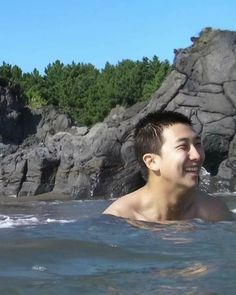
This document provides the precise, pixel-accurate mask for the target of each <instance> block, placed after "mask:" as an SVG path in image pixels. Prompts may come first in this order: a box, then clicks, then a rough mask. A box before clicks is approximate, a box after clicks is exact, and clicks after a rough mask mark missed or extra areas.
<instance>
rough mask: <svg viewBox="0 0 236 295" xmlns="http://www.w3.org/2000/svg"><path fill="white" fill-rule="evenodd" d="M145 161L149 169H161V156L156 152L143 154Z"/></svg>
mask: <svg viewBox="0 0 236 295" xmlns="http://www.w3.org/2000/svg"><path fill="white" fill-rule="evenodd" d="M143 162H144V164H145V165H146V166H147V168H148V169H150V170H153V171H158V170H159V169H160V157H159V156H158V155H155V154H145V155H143Z"/></svg>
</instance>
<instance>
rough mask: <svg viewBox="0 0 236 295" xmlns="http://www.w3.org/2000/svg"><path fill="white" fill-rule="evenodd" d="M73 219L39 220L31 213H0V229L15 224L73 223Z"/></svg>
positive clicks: (11, 226) (15, 225)
mask: <svg viewBox="0 0 236 295" xmlns="http://www.w3.org/2000/svg"><path fill="white" fill-rule="evenodd" d="M75 221H76V220H75V219H69V220H66V219H54V218H47V219H41V220H39V219H38V218H37V217H35V216H33V215H15V216H8V215H1V214H0V229H1V228H14V227H17V226H32V225H38V224H50V223H62V224H63V223H73V222H75Z"/></svg>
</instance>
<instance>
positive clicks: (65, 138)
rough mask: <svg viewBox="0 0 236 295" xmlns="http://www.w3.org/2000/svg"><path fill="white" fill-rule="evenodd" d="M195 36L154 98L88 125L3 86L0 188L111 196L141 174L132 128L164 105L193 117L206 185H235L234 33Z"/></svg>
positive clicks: (3, 191)
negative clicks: (33, 106)
mask: <svg viewBox="0 0 236 295" xmlns="http://www.w3.org/2000/svg"><path fill="white" fill-rule="evenodd" d="M192 41H193V44H192V45H191V46H190V47H189V48H186V49H178V50H176V51H175V60H174V65H173V70H172V72H171V73H170V74H169V75H168V77H167V78H166V79H165V81H164V82H163V83H162V85H161V87H160V88H159V89H158V90H157V91H156V92H155V93H154V94H153V95H152V97H151V99H150V101H149V103H139V104H136V105H134V106H133V107H131V108H129V109H125V108H124V107H119V106H117V107H116V108H115V109H113V110H112V111H111V113H110V115H109V116H108V117H107V118H106V119H105V120H104V122H102V123H98V124H96V125H95V126H93V127H92V128H91V129H89V128H87V127H77V126H72V122H71V121H70V119H69V118H68V117H67V116H65V115H64V114H61V113H59V110H55V109H54V108H43V109H41V110H36V111H31V110H29V109H27V108H25V107H22V105H21V103H20V102H19V96H16V97H14V95H13V97H12V98H11V97H10V94H9V92H7V90H6V85H5V86H4V85H2V86H1V88H0V94H1V99H0V123H1V126H0V156H1V157H2V158H1V159H2V160H1V166H0V171H1V174H0V195H18V196H22V195H35V194H39V193H44V192H48V191H54V192H58V193H66V194H70V195H72V196H73V197H74V198H77V199H85V198H97V197H103V198H108V197H117V196H119V195H122V194H125V193H127V192H129V191H132V190H134V189H137V188H138V187H140V186H141V185H143V183H144V180H143V177H142V174H141V172H140V167H139V165H138V164H137V161H136V158H135V156H134V149H133V129H134V126H135V124H136V123H137V122H138V120H139V119H140V118H142V117H143V116H145V115H146V114H147V113H148V112H150V111H154V110H159V109H166V110H175V111H178V112H182V113H184V114H185V115H187V116H189V117H191V119H192V121H193V123H194V127H195V128H196V130H197V131H198V132H199V133H201V135H202V138H203V143H204V147H205V151H206V162H205V165H204V167H205V168H206V169H207V171H208V172H210V173H211V174H212V177H211V176H210V175H209V174H207V175H208V178H207V179H208V180H209V181H208V182H209V187H210V188H211V189H212V191H221V190H222V189H223V190H235V189H236V149H235V146H236V135H235V130H236V128H235V119H236V32H230V31H220V30H212V29H209V28H208V29H205V30H203V31H202V32H201V33H200V35H199V38H192ZM0 84H1V81H0ZM4 87H5V88H4ZM6 93H8V94H6ZM11 95H12V94H11ZM17 102H18V103H17ZM10 105H11V107H9V106H10ZM4 124H5V125H4ZM16 125H17V128H19V129H17V130H18V135H17V136H16V137H14V136H13V134H12V131H11V130H12V128H13V126H16ZM2 126H5V128H4V130H3V127H2Z"/></svg>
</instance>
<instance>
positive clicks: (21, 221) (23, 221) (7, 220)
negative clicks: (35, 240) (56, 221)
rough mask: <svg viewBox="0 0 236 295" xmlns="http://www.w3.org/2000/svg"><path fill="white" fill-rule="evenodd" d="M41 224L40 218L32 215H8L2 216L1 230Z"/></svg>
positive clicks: (0, 218)
mask: <svg viewBox="0 0 236 295" xmlns="http://www.w3.org/2000/svg"><path fill="white" fill-rule="evenodd" d="M37 223H39V220H38V218H36V217H34V216H32V215H22V216H14V217H10V216H8V215H0V228H11V227H16V226H20V225H34V224H37Z"/></svg>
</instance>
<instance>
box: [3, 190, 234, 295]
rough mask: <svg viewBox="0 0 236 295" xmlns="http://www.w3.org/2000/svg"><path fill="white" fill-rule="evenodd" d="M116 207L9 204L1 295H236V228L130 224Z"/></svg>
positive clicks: (105, 203) (230, 201)
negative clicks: (109, 211)
mask: <svg viewBox="0 0 236 295" xmlns="http://www.w3.org/2000/svg"><path fill="white" fill-rule="evenodd" d="M226 200H227V204H228V206H229V207H230V209H231V210H232V211H234V209H236V197H235V196H230V195H228V196H227V197H226ZM108 204H109V201H104V200H93V201H66V202H58V201H56V202H26V203H23V202H19V203H14V204H5V205H4V204H1V205H0V266H1V267H0V294H24V295H25V294H46V295H47V294H57V295H58V294H82V295H89V294H91V295H92V294H96V295H99V294H101V295H104V294H111V295H118V294H121V295H126V294H127V295H132V294H135V295H141V294H145V295H149V294H173V295H178V294H181V295H182V294H188V295H190V294H191V295H194V294H201V295H203V294H208V295H209V294H224V295H228V294H229V295H230V294H232V295H233V294H236V255H235V249H236V223H235V222H234V221H233V222H217V223H209V222H203V221H202V220H193V221H188V222H186V221H182V222H173V223H168V224H160V223H157V224H149V223H137V224H130V223H128V222H126V221H125V220H123V219H119V218H114V217H112V216H105V215H101V212H102V211H103V210H104V209H105V207H107V206H108Z"/></svg>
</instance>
